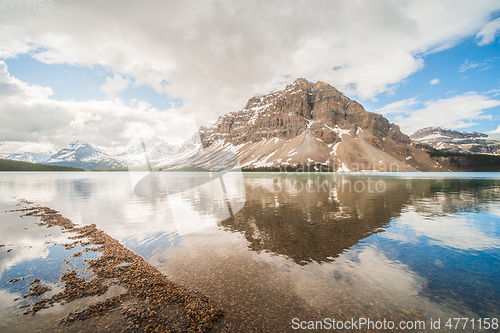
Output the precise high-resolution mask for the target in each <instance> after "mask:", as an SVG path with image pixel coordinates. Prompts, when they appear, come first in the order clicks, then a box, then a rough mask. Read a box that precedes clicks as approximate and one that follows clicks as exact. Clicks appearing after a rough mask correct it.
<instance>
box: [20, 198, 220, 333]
mask: <svg viewBox="0 0 500 333" xmlns="http://www.w3.org/2000/svg"><path fill="white" fill-rule="evenodd" d="M21 202H23V203H25V204H27V205H28V207H26V208H22V209H16V210H13V211H22V212H24V214H23V215H22V216H34V217H36V218H39V219H40V222H38V223H37V224H38V225H39V226H45V227H49V228H50V227H56V226H57V227H61V228H62V229H63V230H64V231H66V232H72V233H76V235H75V236H72V237H70V239H73V240H74V241H73V242H71V243H68V244H63V245H64V246H65V247H66V248H67V249H71V248H74V247H75V246H77V245H80V246H83V247H85V249H84V250H83V251H95V252H99V253H101V255H100V256H99V257H98V258H96V259H89V260H86V264H87V267H88V269H89V270H90V271H91V272H92V273H93V275H94V276H93V277H92V278H91V279H90V280H88V281H86V280H85V279H83V278H80V277H78V276H77V272H76V271H75V270H74V268H71V269H68V270H67V271H65V272H62V273H61V277H60V281H61V282H62V283H63V284H64V286H63V291H61V292H60V293H57V294H55V295H53V296H52V297H50V298H46V297H44V298H41V299H40V300H38V301H36V302H34V303H33V304H30V306H29V309H28V310H27V311H25V312H24V314H26V315H35V314H36V313H37V312H38V311H40V310H42V309H44V308H48V307H49V306H50V305H52V304H54V303H61V304H64V303H68V302H71V301H73V300H76V299H81V298H84V297H88V296H99V295H103V294H105V293H106V292H107V291H108V289H109V287H110V286H113V285H116V286H119V287H123V288H125V289H126V292H125V293H123V294H121V295H119V296H114V297H111V298H108V299H106V300H104V301H100V302H97V303H95V304H92V305H90V306H87V307H86V308H84V309H83V310H81V311H74V312H71V313H69V314H67V315H66V316H65V317H63V318H61V319H60V320H59V323H61V324H65V325H70V324H71V323H72V322H74V321H76V320H86V319H90V318H99V317H102V316H104V315H106V314H108V313H110V312H112V311H119V312H120V313H121V316H122V319H123V320H124V321H126V323H127V328H126V330H125V331H126V332H207V331H209V330H210V329H211V328H212V327H213V325H214V324H215V323H216V322H217V321H218V320H219V319H220V318H221V317H222V316H223V310H222V309H221V308H220V307H219V306H217V305H216V304H215V303H214V302H212V301H211V300H210V299H208V298H207V297H206V296H205V295H203V294H201V293H199V292H195V291H192V290H190V289H188V288H186V287H185V286H182V285H180V284H178V283H175V282H173V281H170V280H168V279H167V278H166V277H165V276H164V275H163V274H162V273H160V272H159V271H158V270H157V269H156V268H155V267H153V266H151V265H150V264H148V263H147V262H146V261H145V260H144V259H143V258H142V257H141V256H139V255H137V254H136V253H134V252H133V251H130V250H129V249H127V248H125V247H124V246H123V245H121V244H120V243H119V242H118V241H116V240H115V239H113V238H112V237H110V236H109V235H107V234H106V233H105V232H103V231H102V230H99V229H98V228H97V227H96V225H95V224H91V225H86V226H83V227H78V226H77V225H75V224H74V223H73V222H72V221H71V220H69V219H67V218H65V217H63V216H62V215H61V214H59V212H58V211H55V210H53V209H51V208H49V207H43V206H35V205H34V204H33V203H32V202H29V201H26V200H21ZM82 254H83V252H77V253H75V254H73V257H79V256H81V255H82ZM65 261H66V263H68V262H69V260H65ZM13 282H17V281H13ZM30 285H31V288H30V293H29V294H27V295H25V297H31V296H41V295H43V294H44V293H45V292H46V291H49V290H50V288H48V287H47V286H44V285H43V284H42V283H41V281H40V280H39V279H37V278H35V279H34V280H33V282H31V284H30Z"/></svg>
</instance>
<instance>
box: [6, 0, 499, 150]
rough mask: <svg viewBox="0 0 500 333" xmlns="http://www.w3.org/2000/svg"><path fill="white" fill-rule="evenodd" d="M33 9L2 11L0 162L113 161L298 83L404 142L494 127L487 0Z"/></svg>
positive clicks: (495, 16) (14, 6)
mask: <svg viewBox="0 0 500 333" xmlns="http://www.w3.org/2000/svg"><path fill="white" fill-rule="evenodd" d="M40 1H41V0H37V2H36V3H37V4H40ZM34 3H35V2H34V1H33V0H30V1H29V2H28V1H27V0H24V1H23V2H21V1H17V2H14V1H6V2H3V4H4V5H2V6H1V7H0V143H1V145H0V154H4V153H13V152H25V151H48V150H50V151H56V150H58V149H61V148H63V147H64V146H67V145H68V143H69V142H71V141H74V140H77V139H81V140H85V141H87V142H90V143H93V144H94V145H96V146H97V147H99V148H102V149H104V150H105V151H107V152H110V153H115V152H118V151H119V150H120V149H122V148H123V147H124V146H125V145H126V143H127V142H128V141H129V140H130V138H131V137H132V136H133V135H134V134H136V133H138V132H140V131H148V130H151V129H154V128H155V126H156V125H157V124H159V123H161V122H165V121H167V122H170V123H175V119H179V116H181V115H186V114H192V115H194V117H195V119H196V122H197V123H198V125H207V124H208V125H209V124H211V123H213V122H214V121H215V120H216V118H217V117H218V116H219V115H222V114H224V113H227V112H230V111H236V110H239V109H241V108H242V107H243V106H244V105H245V103H246V101H247V99H248V98H250V97H251V96H252V95H254V94H256V93H266V92H269V91H271V90H276V89H283V88H284V86H285V85H286V84H289V83H291V82H292V81H293V80H294V79H295V78H297V77H304V78H307V79H308V80H310V81H317V80H321V81H325V82H327V83H329V84H332V85H333V86H335V87H337V88H338V89H340V90H341V91H343V92H344V93H345V94H346V95H347V96H349V97H350V98H353V99H356V100H357V101H359V102H360V103H361V104H363V105H364V106H365V108H366V109H367V110H368V111H373V112H379V113H382V114H384V115H385V116H386V117H388V118H389V119H390V120H391V121H394V122H396V123H397V124H398V125H400V126H401V128H402V130H403V131H404V132H406V133H408V134H411V133H413V132H414V131H415V130H417V129H419V128H422V127H425V126H444V127H447V128H453V129H461V130H467V131H481V132H500V75H499V74H500V43H499V37H500V36H499V35H500V2H499V1H497V0H493V1H469V0H467V1H459V0H453V1H435V0H432V1H425V0H424V1H422V0H419V1H406V0H401V1H330V0H328V1H289V0H283V1H280V0H276V1H252V0H247V1H209V0H206V1H201V0H200V1H148V2H141V1H123V0H121V1H109V0H108V1H92V0H90V1H69V0H65V1H62V0H53V1H45V2H43V1H42V5H45V7H44V6H40V5H38V7H36V8H35V7H34ZM42 8H43V9H44V10H43V11H42V10H41V9H42Z"/></svg>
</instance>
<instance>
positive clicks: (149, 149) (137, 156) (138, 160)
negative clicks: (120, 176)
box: [117, 136, 179, 166]
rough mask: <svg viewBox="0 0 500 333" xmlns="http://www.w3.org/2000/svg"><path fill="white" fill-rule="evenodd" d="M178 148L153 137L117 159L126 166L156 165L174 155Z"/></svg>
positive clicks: (131, 148) (134, 146) (129, 149)
mask: <svg viewBox="0 0 500 333" xmlns="http://www.w3.org/2000/svg"><path fill="white" fill-rule="evenodd" d="M144 148H146V149H145V150H144ZM178 149H179V146H177V145H172V144H170V143H168V142H167V141H165V140H163V139H160V138H158V137H156V136H154V137H153V138H152V139H151V140H149V141H147V142H145V143H144V147H143V146H142V143H139V142H138V143H137V144H136V145H133V146H132V147H130V148H128V149H127V150H125V151H124V152H123V153H121V154H119V155H118V156H117V158H118V159H119V160H120V161H122V162H123V163H125V164H126V165H131V166H137V165H141V164H145V163H147V162H146V161H149V162H150V163H158V162H160V161H163V160H165V159H167V158H168V157H170V156H172V155H174V154H175V153H176V152H177V150H178Z"/></svg>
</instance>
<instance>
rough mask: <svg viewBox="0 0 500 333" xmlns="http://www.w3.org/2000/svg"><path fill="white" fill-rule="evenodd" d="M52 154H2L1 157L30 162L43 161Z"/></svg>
mask: <svg viewBox="0 0 500 333" xmlns="http://www.w3.org/2000/svg"><path fill="white" fill-rule="evenodd" d="M51 156H52V153H32V152H28V153H22V154H20V153H19V154H9V155H5V156H2V158H3V159H6V160H12V161H20V162H30V163H41V164H43V163H45V162H47V160H48V159H49V158H50V157H51Z"/></svg>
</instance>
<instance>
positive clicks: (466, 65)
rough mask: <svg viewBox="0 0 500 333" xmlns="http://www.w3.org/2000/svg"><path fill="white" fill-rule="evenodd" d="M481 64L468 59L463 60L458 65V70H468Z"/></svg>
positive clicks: (461, 71)
mask: <svg viewBox="0 0 500 333" xmlns="http://www.w3.org/2000/svg"><path fill="white" fill-rule="evenodd" d="M480 65H481V64H478V63H476V62H474V61H471V62H469V60H465V62H464V63H463V64H462V65H460V69H459V70H458V71H459V72H460V73H463V72H465V71H468V70H469V69H473V68H476V67H479V66H480Z"/></svg>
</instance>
